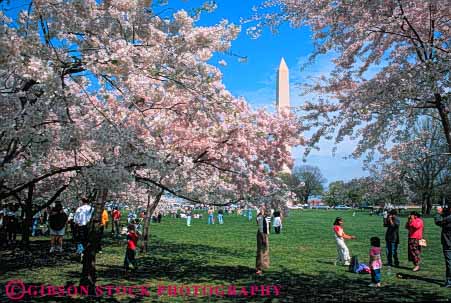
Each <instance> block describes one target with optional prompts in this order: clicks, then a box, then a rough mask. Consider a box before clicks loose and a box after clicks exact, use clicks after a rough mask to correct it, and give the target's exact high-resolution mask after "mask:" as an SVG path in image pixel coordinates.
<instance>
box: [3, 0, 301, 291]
mask: <svg viewBox="0 0 451 303" xmlns="http://www.w3.org/2000/svg"><path fill="white" fill-rule="evenodd" d="M195 21H196V20H195V18H194V17H192V16H189V15H188V14H187V13H186V12H185V11H183V10H180V11H177V12H175V13H173V14H171V15H157V14H155V9H154V7H152V6H150V1H144V0H135V1H122V0H105V1H95V0H87V1H81V2H80V1H75V0H74V1H70V0H65V1H63V0H34V1H29V6H28V7H27V10H23V11H21V12H20V13H19V14H18V15H16V16H8V15H7V11H6V10H5V11H2V12H1V13H0V25H1V30H0V35H1V37H0V38H1V39H0V49H1V52H0V62H1V63H2V64H1V65H0V107H1V109H2V110H1V111H0V112H1V113H0V115H1V117H2V119H1V123H2V124H1V129H0V135H1V137H0V140H1V141H0V142H1V144H0V146H1V159H0V161H1V162H2V164H1V165H2V166H1V172H2V174H1V176H0V198H7V197H11V196H14V195H18V194H21V195H23V193H26V190H27V189H28V192H30V191H31V192H33V189H32V188H33V187H34V186H42V188H49V186H50V184H51V182H52V180H53V178H58V179H60V181H59V182H60V184H61V186H65V187H66V188H69V189H70V190H74V192H72V193H70V194H72V195H73V196H78V195H89V196H90V198H91V200H92V202H93V205H94V210H95V211H94V214H93V220H92V221H91V223H90V226H89V241H88V246H87V248H86V252H85V253H84V258H83V271H82V277H81V283H82V284H84V285H89V286H90V289H91V290H94V287H93V286H94V285H95V283H96V271H95V262H96V245H97V243H98V238H97V235H98V230H99V228H100V226H99V223H100V222H101V214H102V209H103V208H104V205H105V202H106V200H107V199H108V197H116V196H120V195H121V193H124V192H126V191H127V189H130V188H135V190H137V191H139V196H140V197H141V198H142V197H143V195H142V193H141V189H138V187H139V186H135V185H136V184H135V183H144V185H145V186H149V185H151V186H153V187H155V188H157V191H156V192H157V193H160V192H161V193H162V194H163V193H170V194H172V195H175V196H178V197H180V198H184V199H187V200H190V201H193V202H200V203H203V204H222V205H224V204H227V203H233V202H235V201H239V200H243V199H247V198H249V197H250V198H252V197H256V196H257V195H263V196H264V195H270V194H271V193H272V192H274V190H276V189H277V187H278V184H279V178H278V177H277V172H279V171H281V170H282V168H283V167H284V166H288V167H290V166H292V159H291V156H290V150H289V148H288V147H289V146H295V145H298V144H301V143H302V137H301V136H300V129H301V127H299V121H298V120H297V119H295V118H294V117H293V116H292V115H290V114H289V113H283V114H280V115H278V114H271V113H268V112H266V111H264V110H252V109H251V108H250V106H249V105H248V104H247V103H246V102H245V100H241V99H237V98H235V97H233V96H232V94H231V93H230V92H228V91H227V90H226V89H225V86H224V85H223V84H222V74H221V72H220V70H219V69H218V68H217V67H215V66H212V65H211V64H209V63H208V62H209V60H210V58H211V57H212V54H213V53H214V52H224V51H227V50H228V49H229V48H230V45H231V41H232V40H233V39H235V37H236V36H237V34H238V32H239V28H238V27H237V26H235V25H232V24H229V23H228V22H227V21H222V22H220V23H219V24H217V25H214V26H210V27H200V26H197V25H196V24H195ZM77 186H78V187H77ZM157 197H158V194H157ZM141 198H140V199H141ZM30 200H31V198H30ZM218 201H219V202H218ZM142 202H144V203H145V202H146V200H144V201H142ZM157 203H158V202H157V200H155V202H154V203H153V204H155V207H156V205H157ZM147 204H148V205H150V204H151V203H149V202H148V203H147ZM153 204H152V205H153ZM149 207H150V206H149ZM149 207H148V210H149ZM148 213H149V211H148Z"/></svg>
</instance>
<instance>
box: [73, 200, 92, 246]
mask: <svg viewBox="0 0 451 303" xmlns="http://www.w3.org/2000/svg"><path fill="white" fill-rule="evenodd" d="M81 201H82V202H83V205H81V206H80V207H79V208H77V210H76V211H75V214H74V223H75V228H76V230H77V242H78V244H77V253H78V254H80V255H82V254H83V251H84V247H85V246H86V240H87V238H88V223H89V221H90V220H91V216H92V211H93V208H92V207H91V205H89V201H88V199H87V198H85V197H83V198H81Z"/></svg>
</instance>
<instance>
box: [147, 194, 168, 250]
mask: <svg viewBox="0 0 451 303" xmlns="http://www.w3.org/2000/svg"><path fill="white" fill-rule="evenodd" d="M163 193H164V190H161V191H160V192H159V193H158V194H157V196H156V197H155V200H154V201H153V203H150V197H151V196H150V193H149V195H148V197H147V207H146V217H145V219H144V227H143V247H144V251H145V252H146V253H147V252H148V251H149V236H150V228H149V222H150V218H151V217H152V214H153V212H154V211H155V209H156V208H157V206H158V203H160V199H161V196H162V195H163Z"/></svg>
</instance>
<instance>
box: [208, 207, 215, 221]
mask: <svg viewBox="0 0 451 303" xmlns="http://www.w3.org/2000/svg"><path fill="white" fill-rule="evenodd" d="M208 224H215V217H214V214H213V209H211V208H210V209H208Z"/></svg>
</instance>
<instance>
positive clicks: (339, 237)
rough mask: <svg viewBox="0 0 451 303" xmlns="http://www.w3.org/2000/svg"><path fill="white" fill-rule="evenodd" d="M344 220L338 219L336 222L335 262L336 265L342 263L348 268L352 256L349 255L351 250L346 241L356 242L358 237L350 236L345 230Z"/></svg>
mask: <svg viewBox="0 0 451 303" xmlns="http://www.w3.org/2000/svg"><path fill="white" fill-rule="evenodd" d="M343 223H344V221H343V218H341V217H337V218H336V219H335V222H334V228H333V230H334V233H335V242H336V244H337V254H338V256H337V260H336V261H335V265H336V264H337V263H338V262H340V263H342V264H343V265H346V266H348V265H349V264H350V262H351V256H350V254H349V249H348V247H347V246H346V243H345V239H349V240H354V239H355V238H356V237H355V236H351V235H348V234H346V233H345V232H344V230H343Z"/></svg>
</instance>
